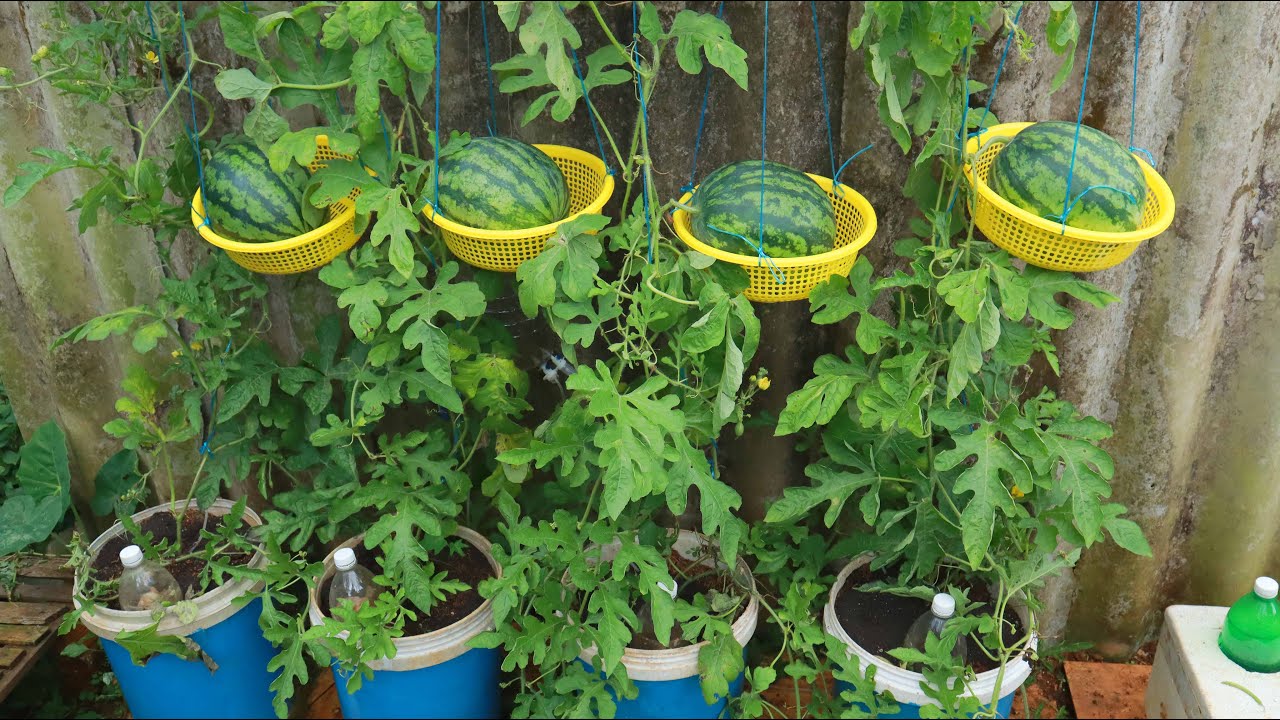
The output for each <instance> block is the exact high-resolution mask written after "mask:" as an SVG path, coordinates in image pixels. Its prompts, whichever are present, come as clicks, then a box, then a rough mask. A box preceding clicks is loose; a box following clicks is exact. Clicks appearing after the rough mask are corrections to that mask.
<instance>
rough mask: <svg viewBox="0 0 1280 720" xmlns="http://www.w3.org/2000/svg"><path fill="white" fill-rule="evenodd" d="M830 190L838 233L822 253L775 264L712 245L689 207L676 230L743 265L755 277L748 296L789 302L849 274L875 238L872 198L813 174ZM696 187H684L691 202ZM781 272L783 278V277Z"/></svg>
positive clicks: (694, 244)
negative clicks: (700, 234)
mask: <svg viewBox="0 0 1280 720" xmlns="http://www.w3.org/2000/svg"><path fill="white" fill-rule="evenodd" d="M809 177H810V178H812V179H813V181H814V182H816V183H818V185H820V186H821V187H822V189H823V190H825V191H826V193H827V197H829V198H831V203H832V205H833V207H834V208H835V216H836V237H835V243H834V247H833V248H832V250H831V251H829V252H825V253H821V254H819V255H810V256H808V257H800V258H774V259H773V264H774V266H775V267H776V270H773V271H771V270H770V266H769V265H768V264H766V263H764V262H762V261H761V260H760V258H759V257H757V256H755V255H740V254H738V253H731V252H726V251H724V250H720V249H718V248H714V247H711V246H710V245H707V244H706V243H703V242H702V241H700V240H698V239H697V238H696V237H694V236H693V230H692V228H691V226H690V217H689V213H688V212H686V211H684V210H680V209H677V210H676V211H675V212H674V213H673V214H672V220H673V222H674V224H675V228H676V234H677V235H679V236H680V239H681V240H683V241H684V242H685V244H686V245H688V246H689V247H690V248H692V249H694V250H697V251H698V252H700V253H703V254H704V255H710V256H711V257H713V258H715V259H717V260H721V261H723V262H728V263H732V264H734V265H740V266H742V267H743V268H744V269H745V270H746V271H747V275H748V276H749V277H750V279H751V284H750V285H749V286H748V287H747V289H746V290H745V291H744V292H743V294H744V295H746V296H747V299H748V300H752V301H754V302H789V301H793V300H804V299H807V298H808V297H809V293H810V292H811V291H812V290H813V287H814V286H815V285H817V284H818V283H820V282H822V281H823V280H826V279H827V278H829V277H831V276H832V275H841V276H846V275H848V274H849V270H850V269H852V268H853V264H854V262H856V261H857V259H858V251H859V250H861V249H862V248H863V247H865V246H866V244H867V243H869V242H871V238H872V237H873V236H875V233H876V214H875V210H873V209H872V207H871V203H869V202H867V199H866V198H865V197H863V196H862V195H861V194H859V193H858V192H857V191H856V190H854V189H852V188H850V187H849V186H847V185H841V186H840V190H839V193H838V195H837V193H835V192H834V191H833V188H832V182H831V180H830V179H829V178H824V177H822V176H820V175H809ZM692 197H693V193H685V195H684V197H682V198H680V202H681V203H682V204H685V205H687V204H688V203H689V201H690V199H691V198H692ZM774 272H777V273H778V274H779V275H781V276H782V279H783V280H784V281H783V282H782V283H779V282H778V279H779V278H778V277H775V276H774Z"/></svg>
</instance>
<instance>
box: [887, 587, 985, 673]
mask: <svg viewBox="0 0 1280 720" xmlns="http://www.w3.org/2000/svg"><path fill="white" fill-rule="evenodd" d="M955 614H956V599H955V598H953V597H951V596H950V595H948V594H947V593H938V594H937V595H934V596H933V604H932V605H931V606H930V607H929V612H927V613H924V614H923V615H921V616H920V617H918V618H916V621H915V622H913V623H911V629H909V630H907V637H906V639H905V640H903V641H902V646H903V647H905V648H913V649H915V650H919V651H920V652H924V651H925V649H924V642H925V638H927V637H928V636H929V634H930V633H933V634H934V635H937V636H938V637H942V630H943V628H945V627H946V626H947V621H949V620H950V619H951V618H952V617H953V616H954V615H955ZM951 656H952V657H954V658H955V659H956V660H958V661H960V662H964V661H965V659H966V658H967V657H968V656H969V643H968V641H967V640H966V639H965V637H964V636H963V635H961V636H959V637H957V638H956V644H955V647H954V648H952V649H951Z"/></svg>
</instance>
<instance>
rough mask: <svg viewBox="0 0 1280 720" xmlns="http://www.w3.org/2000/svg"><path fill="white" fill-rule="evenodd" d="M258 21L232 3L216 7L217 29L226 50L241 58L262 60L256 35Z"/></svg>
mask: <svg viewBox="0 0 1280 720" xmlns="http://www.w3.org/2000/svg"><path fill="white" fill-rule="evenodd" d="M257 25H258V19H257V18H255V17H254V16H253V14H251V13H249V12H248V11H247V10H245V9H243V8H241V7H239V6H237V5H235V4H234V3H224V4H222V5H220V6H218V28H219V29H220V30H221V31H222V41H223V43H224V44H225V45H226V46H227V49H228V50H230V51H232V52H234V53H235V54H237V55H240V56H241V57H247V58H249V59H251V60H262V59H263V57H262V48H260V47H258V38H257V35H256V31H257Z"/></svg>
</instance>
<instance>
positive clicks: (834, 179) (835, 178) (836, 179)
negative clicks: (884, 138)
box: [831, 143, 876, 191]
mask: <svg viewBox="0 0 1280 720" xmlns="http://www.w3.org/2000/svg"><path fill="white" fill-rule="evenodd" d="M875 146H876V144H875V143H869V144H868V145H867V146H866V147H864V148H862V149H861V150H859V151H858V152H856V153H854V154H852V155H850V156H849V159H848V160H845V161H844V163H843V164H841V165H840V169H838V170H836V171H835V174H834V176H833V177H832V178H831V183H832V188H831V189H832V190H833V191H834V190H835V186H837V185H839V184H840V175H841V174H842V173H843V172H844V169H845V168H847V167H849V163H851V162H853V160H854V158H856V157H858V156H859V155H861V154H862V153H864V152H866V151H868V150H870V149H871V148H873V147H875Z"/></svg>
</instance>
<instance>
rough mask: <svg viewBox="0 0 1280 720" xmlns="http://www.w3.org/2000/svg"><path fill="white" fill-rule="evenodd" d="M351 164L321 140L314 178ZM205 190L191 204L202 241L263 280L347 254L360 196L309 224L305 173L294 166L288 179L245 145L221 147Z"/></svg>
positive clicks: (208, 171)
mask: <svg viewBox="0 0 1280 720" xmlns="http://www.w3.org/2000/svg"><path fill="white" fill-rule="evenodd" d="M333 159H343V160H351V159H352V157H351V156H350V155H344V154H342V153H338V152H335V151H334V150H333V149H332V148H330V147H329V139H328V137H327V136H325V135H317V136H316V155H315V159H314V160H312V161H311V164H310V165H309V166H308V169H309V170H310V171H311V172H315V171H317V170H319V169H320V168H323V167H326V165H327V163H326V161H328V160H333ZM204 175H205V178H204V182H203V188H202V189H201V190H197V191H196V194H195V197H194V198H193V199H192V200H191V224H192V225H193V226H194V227H195V229H196V231H197V232H199V233H200V237H202V238H204V239H205V240H206V241H207V242H209V243H210V244H211V245H214V246H216V247H219V248H221V249H223V250H225V251H226V253H227V255H229V256H230V257H231V259H232V260H234V261H235V262H236V263H237V264H239V265H241V266H243V267H245V268H247V269H249V270H252V271H253V272H257V273H262V274H264V275H288V274H294V273H303V272H307V271H309V270H313V269H315V268H318V267H320V266H322V265H327V264H328V263H329V262H330V261H332V260H333V259H334V258H336V257H338V255H340V254H342V253H344V252H346V251H347V250H348V249H349V248H350V247H351V246H352V245H355V243H356V241H357V240H359V239H360V235H359V234H358V233H357V232H356V227H355V219H356V211H355V199H356V197H357V196H358V195H359V193H360V191H359V190H353V191H352V192H351V195H349V196H348V197H346V198H343V199H341V200H339V201H338V202H336V203H334V204H333V205H330V206H329V208H328V210H327V212H324V214H323V216H322V217H321V218H320V219H319V220H318V221H316V222H308V220H309V218H308V214H309V213H308V210H309V208H305V207H304V203H305V201H304V199H303V194H304V192H305V189H306V185H307V180H308V174H307V171H304V170H303V169H302V168H301V166H298V165H293V164H291V165H290V166H289V167H288V168H286V169H285V170H284V171H283V172H277V171H275V170H274V169H273V168H272V167H271V164H270V162H269V161H268V159H267V156H266V154H265V153H263V152H262V150H261V149H260V148H258V146H257V145H255V144H254V143H253V142H252V141H250V140H249V139H248V138H243V139H239V140H235V141H232V142H228V143H224V144H223V145H222V146H221V147H220V148H218V150H217V152H215V153H214V156H213V159H212V160H210V161H209V164H208V165H207V166H206V167H205V172H204Z"/></svg>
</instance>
